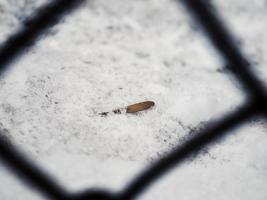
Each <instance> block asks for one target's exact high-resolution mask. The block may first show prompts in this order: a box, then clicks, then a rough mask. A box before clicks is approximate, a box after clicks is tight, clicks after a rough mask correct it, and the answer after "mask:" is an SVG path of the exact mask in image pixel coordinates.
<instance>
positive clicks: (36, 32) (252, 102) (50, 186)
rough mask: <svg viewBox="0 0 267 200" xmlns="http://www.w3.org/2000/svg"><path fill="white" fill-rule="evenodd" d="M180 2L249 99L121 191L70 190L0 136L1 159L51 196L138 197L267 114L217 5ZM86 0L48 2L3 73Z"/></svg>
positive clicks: (260, 89)
mask: <svg viewBox="0 0 267 200" xmlns="http://www.w3.org/2000/svg"><path fill="white" fill-rule="evenodd" d="M180 1H181V2H182V3H183V4H184V5H185V6H186V7H187V8H188V10H189V11H190V12H191V14H192V15H193V16H195V18H196V20H197V21H198V23H199V25H200V26H201V27H202V28H203V30H204V32H205V34H206V36H207V37H208V38H209V39H210V41H211V42H212V44H213V45H214V47H215V48H216V49H217V51H218V53H219V54H220V55H221V56H222V57H223V58H224V59H225V61H226V62H227V63H228V65H229V69H230V70H231V71H232V74H233V75H234V76H235V78H236V80H237V81H238V82H239V83H240V84H241V85H242V87H243V89H244V92H245V94H246V95H247V102H246V103H245V104H244V105H243V106H241V107H239V108H238V109H237V110H235V111H234V112H233V113H230V114H228V115H226V116H224V117H222V118H221V119H220V120H217V121H216V122H214V121H213V122H210V124H209V126H208V127H207V128H206V129H205V130H202V131H200V132H199V133H198V134H197V135H196V136H194V137H192V138H190V139H189V140H188V141H187V142H185V143H184V144H182V145H180V146H178V147H177V148H176V149H175V150H174V151H172V152H170V153H169V154H168V155H167V156H165V157H163V158H162V159H160V160H159V161H158V162H156V163H155V164H154V165H152V166H150V167H148V168H147V169H146V170H144V171H143V172H142V173H140V174H139V175H138V176H137V177H136V178H135V179H134V180H133V181H132V182H131V183H130V184H129V185H128V186H126V187H125V188H124V189H123V190H122V191H121V192H119V193H112V192H109V191H107V190H104V189H103V190H102V189H96V190H94V189H91V190H87V191H83V192H80V193H76V194H72V193H69V192H68V191H67V190H66V189H65V188H63V187H62V186H60V185H59V184H57V183H56V182H55V181H54V180H53V178H52V177H50V176H49V175H48V174H47V173H46V172H44V171H43V170H42V169H41V168H39V167H37V165H35V164H34V163H33V162H31V161H30V160H29V159H28V158H27V157H25V156H24V155H22V154H21V153H20V152H19V150H18V149H17V148H15V147H14V146H13V145H8V144H6V143H5V141H4V140H3V139H2V138H1V137H0V159H2V161H4V163H5V164H7V166H8V167H9V169H11V170H13V172H14V173H15V174H16V175H17V176H18V177H19V178H20V180H22V181H24V182H25V183H26V184H27V185H29V186H31V187H33V188H34V189H36V190H38V191H39V192H40V193H42V194H43V195H44V196H46V197H48V198H50V199H73V200H74V199H76V200H78V199H79V200H83V199H84V200H85V199H99V200H104V199H105V200H118V199H121V200H128V199H135V198H137V197H138V196H139V195H140V194H141V193H142V192H144V191H145V190H146V189H147V188H148V187H149V186H150V185H151V184H152V183H154V182H155V180H157V179H159V178H160V177H161V176H162V175H163V174H164V173H166V172H168V171H169V170H170V169H172V168H173V167H175V166H177V165H179V164H181V163H182V162H184V161H185V159H186V158H188V157H189V156H191V155H193V154H195V153H197V152H198V151H199V150H200V149H202V148H203V147H205V146H207V145H210V144H212V143H213V142H215V141H218V140H219V139H220V138H223V137H225V136H227V134H229V133H230V131H229V130H232V129H234V128H236V127H238V126H240V125H241V124H242V123H245V122H247V121H248V120H249V119H251V118H252V117H255V116H256V115H257V116H258V115H260V114H264V116H265V117H266V113H267V112H266V111H267V110H266V104H265V102H267V101H266V100H267V98H266V92H265V89H264V85H263V84H262V83H261V82H260V80H259V79H258V78H257V77H256V76H255V75H254V73H253V71H252V68H251V66H250V63H249V61H248V60H247V59H246V58H245V57H244V56H243V55H242V54H241V51H240V49H239V48H238V47H237V45H236V43H235V40H234V39H233V37H232V36H231V34H230V33H229V31H228V30H227V29H226V27H225V26H224V24H223V23H222V21H221V20H220V19H219V17H218V16H217V14H215V10H214V8H213V9H211V7H210V6H209V5H207V2H206V1H204V0H180ZM82 2H83V0H76V1H75V0H73V1H69V0H57V1H53V2H51V3H50V4H48V5H46V6H45V7H42V8H41V9H40V10H39V12H38V13H37V14H36V15H35V16H34V17H32V18H30V20H28V21H27V23H26V24H27V26H26V27H25V28H24V29H22V30H20V31H19V32H17V33H16V34H14V35H13V36H11V37H10V38H9V39H8V40H7V41H6V42H5V43H4V45H3V46H2V48H1V49H0V73H1V72H3V71H4V70H5V69H7V67H8V66H9V64H10V63H11V62H12V61H13V60H14V59H16V58H18V57H19V56H20V55H21V54H22V53H23V52H25V49H27V48H30V47H32V46H33V45H34V42H35V41H36V39H37V38H39V37H40V35H42V34H44V32H45V31H46V30H47V29H48V28H50V27H51V26H53V25H54V24H56V23H57V22H58V21H59V20H60V18H61V17H62V15H63V14H64V13H66V12H67V11H71V10H73V9H74V8H76V7H77V6H78V5H79V4H80V3H82Z"/></svg>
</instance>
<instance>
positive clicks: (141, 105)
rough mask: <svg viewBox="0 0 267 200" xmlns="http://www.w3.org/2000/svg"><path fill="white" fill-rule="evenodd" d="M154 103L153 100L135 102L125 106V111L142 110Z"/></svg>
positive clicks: (134, 111)
mask: <svg viewBox="0 0 267 200" xmlns="http://www.w3.org/2000/svg"><path fill="white" fill-rule="evenodd" d="M154 105H155V103H154V102H153V101H144V102H141V103H136V104H133V105H129V106H127V108H126V113H136V112H139V111H142V110H147V109H149V108H150V107H152V106H154Z"/></svg>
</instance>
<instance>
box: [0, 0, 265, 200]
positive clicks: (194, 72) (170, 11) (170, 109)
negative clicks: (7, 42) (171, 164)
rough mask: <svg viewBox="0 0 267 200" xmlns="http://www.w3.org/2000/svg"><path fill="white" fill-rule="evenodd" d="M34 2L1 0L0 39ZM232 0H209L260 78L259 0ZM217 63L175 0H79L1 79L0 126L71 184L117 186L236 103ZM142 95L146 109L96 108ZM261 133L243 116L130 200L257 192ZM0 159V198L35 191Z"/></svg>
mask: <svg viewBox="0 0 267 200" xmlns="http://www.w3.org/2000/svg"><path fill="white" fill-rule="evenodd" d="M44 2H45V1H41V0H40V1H29V0H24V1H20V4H16V1H6V0H1V1H0V9H1V10H2V11H1V13H0V22H1V23H0V30H1V31H0V41H4V39H5V38H6V37H7V36H8V35H9V34H11V33H12V32H13V31H14V30H16V29H18V28H19V27H20V26H23V25H20V24H21V23H22V22H23V20H24V19H25V17H26V16H27V15H29V13H30V12H31V11H32V10H34V9H35V8H36V7H38V6H40V5H41V4H43V3H44ZM243 2H244V1H241V0H237V1H235V2H230V1H219V0H217V1H214V3H215V5H216V6H218V8H219V9H218V10H219V12H220V13H221V14H222V15H223V17H224V18H225V20H226V21H227V22H228V23H229V26H230V27H231V28H233V31H234V33H235V34H236V35H238V36H240V38H241V39H240V41H241V43H242V44H244V45H243V46H242V47H243V48H244V51H245V53H246V54H247V55H249V56H252V59H253V61H254V62H255V63H257V70H258V69H259V71H260V70H261V72H262V73H261V77H262V79H263V80H265V79H264V72H265V73H266V70H265V71H264V66H265V65H264V64H266V63H267V60H266V55H267V54H266V52H267V51H266V45H265V44H266V41H267V40H266V37H265V34H264V33H265V30H266V26H264V23H265V22H266V21H264V20H260V19H266V18H265V15H266V8H267V6H266V2H265V1H261V0H257V1H255V2H256V3H254V2H253V4H252V3H251V2H250V1H246V4H244V3H243ZM230 3H231V4H230ZM163 5H164V6H163ZM244 10H245V11H244ZM248 24H249V26H250V27H251V28H250V29H249V30H248V29H247V26H248ZM2 30H3V31H2ZM246 30H248V32H246ZM224 65H225V64H224V62H223V61H222V60H221V59H220V57H219V56H218V55H217V54H216V52H215V51H214V49H213V48H212V47H211V45H210V44H209V43H208V41H207V39H206V38H205V37H204V36H203V34H202V32H201V30H200V29H199V28H198V27H197V26H196V25H195V24H194V23H193V22H192V20H191V19H190V17H189V16H188V15H187V13H186V12H185V10H184V8H183V7H182V6H181V5H177V4H176V2H174V1H171V0H164V2H163V1H159V0H147V1H141V0H139V1H133V0H132V1H127V4H126V3H125V2H124V1H122V0H112V1H108V2H107V1H104V0H97V1H96V0H95V1H88V2H87V4H86V5H84V6H83V7H82V8H81V9H79V10H77V11H76V12H74V13H73V14H71V15H70V16H67V17H66V18H65V19H64V20H62V21H61V23H60V24H59V25H57V26H56V27H54V28H53V29H52V30H51V31H50V32H49V33H48V34H47V35H46V37H43V38H42V39H41V40H40V41H39V42H38V43H37V45H36V46H35V47H34V48H32V49H31V50H30V51H29V52H27V53H26V54H25V56H24V57H22V58H21V59H20V60H19V61H17V62H15V63H14V65H12V67H11V69H10V70H9V71H7V72H6V73H5V74H4V75H2V77H1V79H0V96H1V103H0V129H1V130H2V131H3V132H4V134H5V137H6V138H7V140H12V141H13V142H14V143H15V144H16V145H17V146H18V147H19V148H21V149H22V151H24V152H25V153H26V154H27V155H29V156H31V158H32V159H33V160H34V161H35V162H36V163H37V164H38V165H39V166H42V167H43V168H44V169H45V170H47V171H48V172H49V174H51V176H53V177H54V178H55V179H56V181H58V182H59V183H60V184H62V185H64V186H65V187H66V188H68V189H70V190H71V191H80V190H82V189H86V188H91V187H104V188H107V189H111V190H115V191H118V190H121V189H123V188H124V187H125V186H126V184H127V183H128V182H129V181H131V180H132V178H133V177H134V176H135V175H136V174H138V173H139V172H140V171H141V170H142V169H144V168H145V167H146V166H148V165H150V164H151V163H153V162H154V161H155V160H157V159H159V158H161V157H162V156H163V155H164V154H165V153H166V152H168V151H170V150H172V149H173V148H174V147H175V146H176V145H178V144H180V143H181V142H183V141H184V140H185V138H186V137H187V135H189V134H192V133H193V132H194V131H195V130H198V129H201V128H204V127H205V124H206V123H207V122H208V121H210V120H213V119H216V118H218V117H219V116H221V115H222V114H225V113H227V112H229V111H232V110H234V109H235V108H236V107H237V106H238V105H240V104H242V103H243V102H244V95H243V94H242V92H241V91H240V88H239V86H238V84H236V82H235V80H233V78H232V77H231V76H229V73H228V72H227V70H226V69H225V66H224ZM145 100H152V101H154V102H155V103H156V105H155V107H154V108H153V109H151V110H147V111H144V112H143V113H140V114H137V115H130V114H124V115H115V114H114V115H110V116H107V117H101V116H99V115H98V114H97V113H99V112H104V111H111V110H113V109H115V108H118V107H122V106H127V105H129V104H133V103H137V102H141V101H145ZM265 130H266V123H265V122H264V121H262V120H254V121H252V122H250V123H249V124H247V125H245V126H242V127H241V128H240V129H237V130H234V131H232V134H231V135H230V136H229V137H228V138H226V139H225V140H224V141H222V142H220V143H216V144H214V145H213V147H212V148H206V149H203V150H202V152H201V155H199V156H198V157H196V158H195V159H194V160H192V159H189V160H188V161H187V162H186V163H184V164H183V165H182V166H180V167H179V168H176V169H175V170H173V171H172V172H171V173H169V174H167V175H166V176H164V177H162V178H161V180H160V181H158V182H157V183H155V184H154V185H153V186H152V187H151V188H150V190H149V191H148V192H147V193H145V194H144V195H143V196H142V197H141V199H147V200H149V199H174V197H175V198H178V197H179V199H208V200H209V199H214V198H216V199H221V200H224V199H256V200H263V199H266V198H267V192H266V191H267V190H266V189H267V179H266V177H267V163H266V158H267V155H266V150H267V149H266V146H267V137H266V134H265ZM2 137H3V136H2ZM0 167H1V173H0V178H1V182H0V197H1V199H17V197H18V194H19V197H20V199H42V197H40V196H39V195H38V194H36V193H34V192H33V191H31V190H28V188H27V187H25V186H24V185H23V184H21V183H20V182H18V181H17V180H16V179H15V177H13V175H11V174H10V173H9V172H8V171H7V170H6V169H5V168H4V167H3V165H2V164H0ZM2 172H3V173H2ZM7 186H8V189H7Z"/></svg>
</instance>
